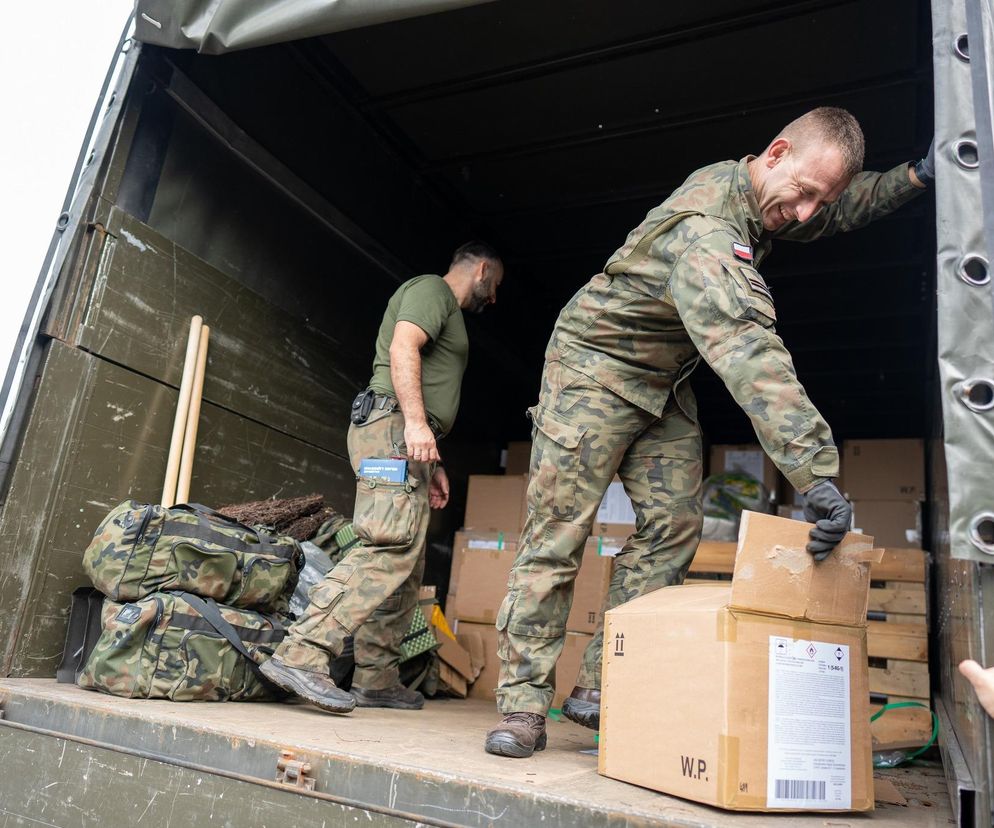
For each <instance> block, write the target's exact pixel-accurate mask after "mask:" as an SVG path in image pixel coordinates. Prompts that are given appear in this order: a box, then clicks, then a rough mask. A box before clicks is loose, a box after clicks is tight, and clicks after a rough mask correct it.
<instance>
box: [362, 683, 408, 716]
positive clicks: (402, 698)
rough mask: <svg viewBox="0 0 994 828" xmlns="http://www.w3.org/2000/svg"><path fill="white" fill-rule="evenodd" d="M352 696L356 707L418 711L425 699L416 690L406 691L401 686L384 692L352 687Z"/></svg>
mask: <svg viewBox="0 0 994 828" xmlns="http://www.w3.org/2000/svg"><path fill="white" fill-rule="evenodd" d="M352 695H353V697H354V698H355V703H356V706H357V707H395V708H397V709H398V710H420V709H421V708H422V707H424V706H425V697H424V696H422V695H421V694H420V693H419V692H418V691H417V690H408V689H407V688H406V687H404V685H403V684H398V685H397V686H396V687H389V688H387V689H386V690H363V689H362V688H361V687H356V686H355V685H354V684H353V685H352Z"/></svg>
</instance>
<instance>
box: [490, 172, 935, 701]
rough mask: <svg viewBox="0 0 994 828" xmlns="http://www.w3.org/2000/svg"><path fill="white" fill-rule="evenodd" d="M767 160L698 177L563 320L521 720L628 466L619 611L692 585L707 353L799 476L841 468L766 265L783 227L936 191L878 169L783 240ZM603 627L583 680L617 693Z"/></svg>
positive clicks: (535, 537) (521, 679)
mask: <svg viewBox="0 0 994 828" xmlns="http://www.w3.org/2000/svg"><path fill="white" fill-rule="evenodd" d="M749 160H751V157H747V158H745V159H743V160H741V161H738V162H734V161H727V162H722V163H719V164H714V165H712V166H709V167H705V168H703V169H701V170H698V171H697V172H695V173H693V174H692V175H691V176H690V177H689V178H688V179H687V181H686V182H685V183H684V184H683V185H682V186H681V187H680V188H678V189H677V190H676V191H675V192H674V193H673V194H672V195H671V196H670V197H669V198H668V199H667V200H666V201H665V202H663V203H662V204H661V205H660V206H659V207H657V208H655V209H654V210H652V211H651V212H650V213H649V214H648V215H647V216H646V218H645V220H644V221H643V222H642V223H641V224H640V225H639V226H638V227H637V228H635V229H634V230H633V231H632V232H631V233H630V234H629V236H628V239H627V240H626V242H625V244H624V245H623V246H622V247H621V248H619V250H618V251H617V252H616V253H615V254H614V255H613V256H612V257H611V258H610V260H609V261H608V263H607V264H606V265H605V272H604V273H600V274H598V275H596V276H594V277H593V279H591V280H590V282H589V283H587V284H586V285H585V286H584V287H583V288H581V289H580V290H579V291H578V292H577V293H576V295H575V296H573V298H572V299H571V300H570V301H569V303H568V304H567V305H566V307H565V308H564V309H563V311H562V312H561V313H560V315H559V319H558V321H557V322H556V325H555V328H554V330H553V333H552V337H551V339H550V341H549V346H548V348H547V351H546V356H545V368H544V371H543V376H542V388H541V392H540V396H539V403H538V405H537V406H536V407H535V408H533V409H531V410H530V414H531V416H532V419H533V423H534V428H533V432H532V439H533V443H532V456H531V469H530V474H531V477H530V480H529V486H528V521H527V523H526V525H525V528H524V530H523V532H522V536H521V542H520V544H519V546H518V554H517V557H516V560H515V563H514V565H513V567H512V570H511V574H510V576H509V579H508V593H507V596H506V597H505V599H504V602H503V603H502V605H501V608H500V611H499V613H498V617H497V629H498V654H499V656H500V658H501V668H500V675H499V687H498V688H497V702H498V707H499V708H500V710H501V712H502V713H504V714H507V713H511V712H515V711H522V712H530V713H539V714H542V715H544V714H545V713H546V712H547V710H548V707H549V704H550V703H551V700H552V697H553V690H554V687H553V681H554V668H555V663H556V661H557V659H558V658H559V655H560V653H561V651H562V647H563V643H564V637H565V625H566V618H567V616H568V614H569V610H570V606H571V603H572V596H573V582H574V579H575V577H576V573H577V571H578V568H579V566H580V560H581V555H582V550H583V545H584V543H585V541H586V539H587V536H588V535H589V533H590V529H591V526H592V524H593V521H594V517H595V516H596V512H597V508H598V506H599V504H600V501H601V498H602V496H603V494H604V492H605V491H606V489H607V486H608V484H609V483H610V482H611V479H612V478H613V476H614V474H615V473H617V474H618V475H619V477H620V478H621V480H622V482H623V483H624V485H625V489H626V491H627V492H628V495H629V496H630V497H631V499H632V505H633V507H634V509H635V514H636V523H635V532H634V533H633V534H632V536H631V537H630V538H629V539H628V540H627V542H626V543H625V545H624V547H623V548H622V551H621V553H620V554H619V555H618V556H617V558H616V565H615V568H614V574H613V576H612V580H611V587H610V592H609V597H608V607H609V608H610V607H614V606H617V605H619V604H621V603H624V602H626V601H629V600H631V599H632V598H634V597H636V596H638V595H641V594H644V593H646V592H649V591H652V590H654V589H658V588H660V587H663V586H667V585H670V584H678V583H681V582H682V581H683V578H684V576H685V574H686V571H687V569H688V567H689V566H690V563H691V561H692V560H693V556H694V553H695V551H696V549H697V545H698V543H699V540H700V533H701V528H702V524H703V515H702V507H701V500H700V488H701V468H702V462H701V438H700V431H699V427H698V425H697V405H696V401H695V400H694V396H693V393H692V392H691V390H690V386H689V383H688V381H687V380H688V377H689V376H690V374H691V372H692V371H693V370H694V368H695V367H696V366H697V364H698V362H699V361H700V359H701V358H703V359H705V360H706V361H707V362H708V364H709V365H711V367H712V368H713V369H714V370H715V372H716V373H717V374H718V376H720V377H721V379H722V380H723V381H724V382H725V384H726V386H727V387H728V389H729V391H730V392H731V393H732V395H733V397H734V398H735V400H736V401H737V402H738V404H739V405H740V406H741V407H742V409H743V410H744V411H745V412H746V414H747V415H748V416H749V417H750V419H751V421H752V423H753V426H754V427H755V430H756V433H757V435H758V437H759V440H760V443H761V444H762V446H763V448H764V450H765V451H766V452H767V453H768V454H769V455H770V457H771V458H772V459H773V461H774V462H775V463H776V464H777V466H778V467H779V468H780V470H781V471H782V472H783V473H784V474H785V475H786V477H787V479H788V480H790V482H791V483H792V484H793V486H794V487H795V488H797V489H798V490H799V491H805V490H807V489H808V488H810V487H811V486H812V485H814V483H815V482H816V481H817V480H818V479H819V478H822V477H834V476H836V475H837V474H838V451H837V449H836V448H835V445H834V443H833V442H832V436H831V432H830V430H829V428H828V425H827V424H826V423H825V421H824V420H823V419H822V417H821V416H820V414H819V413H818V411H817V410H816V409H815V407H814V406H813V405H812V403H811V401H810V400H809V399H808V397H807V395H806V394H805V392H804V389H803V388H802V387H801V384H800V383H799V382H798V380H797V376H796V372H795V371H794V366H793V363H792V361H791V358H790V354H789V353H788V352H787V349H786V348H785V347H784V344H783V342H782V340H781V339H780V338H779V337H778V336H777V334H776V321H777V317H776V309H775V307H774V304H773V298H772V294H771V292H770V290H769V287H768V286H767V285H766V283H765V281H764V280H763V278H762V276H760V274H759V272H758V270H757V269H756V268H757V267H758V266H759V264H760V263H761V262H762V260H763V259H764V258H765V256H766V255H768V253H769V252H770V249H771V245H772V239H773V238H785V239H791V240H794V241H813V240H814V239H817V238H820V237H822V236H827V235H831V234H832V233H835V232H840V231H846V230H852V229H855V228H857V227H861V226H863V225H864V224H867V223H868V222H870V221H872V220H874V219H876V218H879V217H880V216H883V215H886V214H887V213H889V212H891V211H893V210H895V209H897V208H898V207H899V206H901V205H902V204H903V203H905V202H906V201H908V200H910V199H911V198H913V197H914V196H916V195H918V194H919V193H920V192H921V191H920V190H918V189H916V188H915V187H914V186H913V185H912V184H911V182H910V180H909V178H908V168H907V165H906V164H901V165H899V166H897V167H895V168H894V169H892V170H890V171H889V172H886V173H883V174H880V173H861V174H859V175H857V176H856V177H854V178H853V180H852V182H851V183H850V185H849V187H848V188H847V189H846V190H845V191H844V193H843V194H842V196H841V197H840V198H839V199H838V201H837V202H835V203H834V204H832V205H827V206H825V207H823V208H822V209H821V210H820V211H819V212H818V213H817V214H816V215H814V216H813V217H812V218H811V219H810V220H809V221H807V222H805V223H803V224H798V223H796V222H795V223H792V224H788V225H785V226H784V227H783V228H781V229H780V230H779V231H778V232H776V233H774V234H767V233H765V232H764V231H763V227H762V218H761V215H760V211H759V205H758V203H757V201H756V197H755V194H754V192H753V190H752V185H751V182H750V179H749V174H748V168H747V166H746V165H747V163H748V161H749ZM736 243H738V244H740V245H746V246H749V247H752V249H753V261H752V262H751V263H750V262H747V261H743V260H741V259H740V258H739V257H737V256H736V255H735V251H734V249H733V245H734V244H736ZM601 639H602V636H601V630H598V631H597V633H595V635H594V637H593V639H592V641H591V643H590V644H589V645H588V647H587V650H586V652H585V653H584V658H583V663H582V666H581V670H580V674H579V677H578V679H577V684H578V686H581V687H587V688H592V689H597V688H599V687H600V664H601V653H602V646H603V642H602V640H601ZM562 689H563V690H566V689H567V688H562Z"/></svg>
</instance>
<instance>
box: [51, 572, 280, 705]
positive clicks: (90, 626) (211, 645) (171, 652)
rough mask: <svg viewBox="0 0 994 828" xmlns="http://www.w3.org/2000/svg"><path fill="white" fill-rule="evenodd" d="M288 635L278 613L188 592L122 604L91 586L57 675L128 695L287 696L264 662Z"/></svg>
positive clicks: (78, 601)
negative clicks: (262, 667) (269, 676)
mask: <svg viewBox="0 0 994 828" xmlns="http://www.w3.org/2000/svg"><path fill="white" fill-rule="evenodd" d="M74 628H80V629H76V630H74ZM285 633H286V631H285V629H284V627H283V625H282V624H281V623H280V621H279V620H278V619H277V618H275V617H274V616H270V615H263V614H262V613H258V612H253V611H251V610H241V609H234V608H233V607H226V606H222V605H220V604H217V603H215V602H214V601H212V600H211V599H210V598H200V597H199V596H196V595H191V594H190V593H188V592H157V593H154V594H152V595H149V596H146V597H145V598H142V599H141V600H140V601H135V602H134V603H127V604H119V603H115V602H114V601H110V600H106V599H104V598H103V596H101V595H100V594H99V593H97V592H96V591H95V590H89V588H84V589H81V590H77V591H76V592H75V593H73V609H72V612H71V614H70V631H69V635H68V637H67V640H66V653H65V656H64V658H63V662H62V665H61V666H60V668H59V672H58V678H59V681H73V680H75V682H76V683H77V684H78V685H79V686H80V687H85V688H87V689H89V690H99V691H100V692H102V693H110V694H111V695H114V696H124V697H125V698H138V699H171V700H172V701H250V700H253V699H255V700H261V699H275V698H283V697H284V696H285V695H286V694H285V693H283V692H282V691H281V690H279V688H277V687H276V686H275V685H273V684H272V683H271V682H269V681H268V680H267V679H266V677H265V676H263V675H262V673H261V671H260V670H259V665H260V664H261V663H263V662H264V661H265V660H266V659H267V658H269V656H271V655H272V652H273V648H274V647H275V646H276V645H277V644H278V643H279V642H280V641H281V640H282V639H283V636H284V635H285ZM74 636H75V637H74Z"/></svg>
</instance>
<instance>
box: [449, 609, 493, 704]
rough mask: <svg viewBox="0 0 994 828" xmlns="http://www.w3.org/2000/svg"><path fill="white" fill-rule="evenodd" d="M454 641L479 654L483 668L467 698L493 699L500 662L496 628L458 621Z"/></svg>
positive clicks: (490, 625) (489, 625) (491, 625)
mask: <svg viewBox="0 0 994 828" xmlns="http://www.w3.org/2000/svg"><path fill="white" fill-rule="evenodd" d="M456 641H458V642H459V643H460V644H461V645H462V646H463V647H465V648H466V649H467V650H469V651H470V653H473V652H474V650H476V651H477V652H479V653H480V655H481V656H482V659H483V667H482V669H481V670H480V674H479V675H478V676H477V677H476V681H474V682H473V684H472V685H471V686H470V688H469V698H471V699H490V700H491V701H492V700H493V699H494V698H495V696H494V690H495V689H496V688H497V676H498V673H499V668H500V661H499V660H498V658H497V628H496V627H494V625H493V624H472V623H469V622H466V621H460V622H459V624H458V625H457V627H456Z"/></svg>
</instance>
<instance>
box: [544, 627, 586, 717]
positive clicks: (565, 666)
mask: <svg viewBox="0 0 994 828" xmlns="http://www.w3.org/2000/svg"><path fill="white" fill-rule="evenodd" d="M592 638H593V636H592V635H587V634H586V633H578V632H568V633H566V643H565V644H563V652H562V655H560V656H559V661H557V662H556V692H555V694H554V695H553V697H552V706H553V707H555V708H557V709H559V710H562V708H563V702H564V701H566V697H567V696H569V694H570V693H572V692H573V688H574V687H576V677H577V675H578V674H579V672H580V664H581V663H582V662H583V652H584V650H586V649H587V645H588V644H589V643H590V640H591V639H592Z"/></svg>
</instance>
